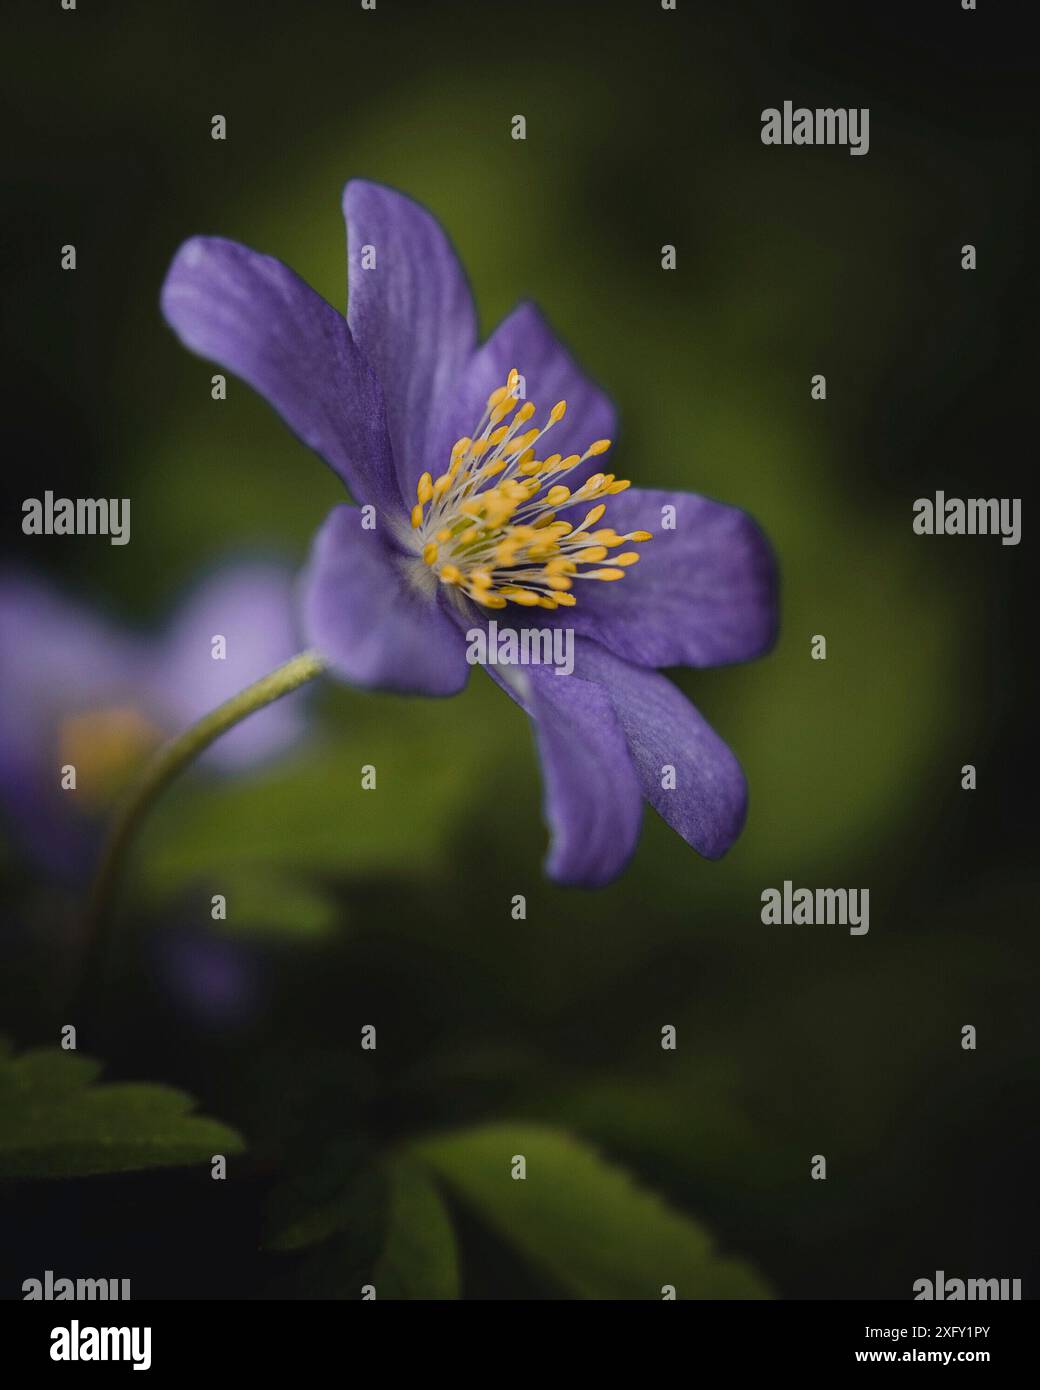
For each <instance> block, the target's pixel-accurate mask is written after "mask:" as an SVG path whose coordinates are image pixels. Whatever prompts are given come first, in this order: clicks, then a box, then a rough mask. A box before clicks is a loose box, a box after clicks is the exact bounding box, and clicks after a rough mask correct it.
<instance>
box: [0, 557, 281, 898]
mask: <svg viewBox="0 0 1040 1390" xmlns="http://www.w3.org/2000/svg"><path fill="white" fill-rule="evenodd" d="M217 636H219V637H223V638H224V639H225V642H226V657H225V659H223V660H215V659H214V657H213V654H212V645H211V644H212V639H213V638H214V637H217ZM299 646H300V643H299V641H298V640H297V636H296V633H295V611H294V603H293V593H292V581H291V577H290V575H289V574H287V573H286V572H285V571H284V570H282V569H281V568H280V567H276V566H272V565H269V564H264V563H259V562H253V563H244V564H239V565H237V566H235V567H231V568H227V569H224V570H222V571H219V572H218V573H216V574H214V575H213V576H212V577H210V578H209V579H207V580H206V581H205V582H203V583H202V584H200V585H199V586H198V587H197V588H196V590H195V591H194V592H193V593H192V594H190V595H189V596H188V597H187V599H186V600H185V601H184V602H183V603H182V604H181V606H180V607H179V608H178V609H177V611H176V612H175V614H174V615H173V618H172V621H171V623H170V624H169V626H168V628H167V630H166V631H165V633H163V635H162V636H160V637H158V638H155V637H145V636H141V635H138V634H133V633H131V632H128V631H126V630H123V629H120V628H118V627H116V626H115V625H114V624H112V623H111V622H109V621H108V620H107V619H105V618H104V617H102V616H101V615H100V614H98V613H96V612H94V611H92V610H91V609H89V608H87V607H86V606H85V605H83V604H80V603H76V602H73V601H72V600H70V599H67V598H65V597H64V596H62V595H60V594H59V593H58V592H57V591H56V590H55V589H53V588H52V587H51V586H50V585H49V584H47V583H45V582H43V581H41V580H39V579H36V578H33V577H31V576H29V575H27V574H17V575H7V576H5V577H3V578H2V579H0V652H2V653H3V665H2V667H0V806H2V808H3V811H4V812H5V817H4V818H5V820H6V821H7V822H8V823H9V825H10V828H11V831H12V834H13V836H14V837H15V838H16V839H17V840H18V841H19V842H20V843H21V844H22V845H23V846H24V848H25V849H26V850H27V852H28V853H29V854H30V855H31V856H32V857H33V858H34V859H35V860H37V861H38V862H39V863H41V864H43V865H44V866H45V867H46V868H47V869H48V870H49V871H50V872H51V873H53V874H54V875H56V876H60V877H67V878H72V879H76V878H79V877H81V876H82V875H83V873H84V872H86V871H87V870H88V869H89V867H90V862H91V859H92V857H93V855H94V854H95V853H96V851H97V846H98V840H99V837H100V833H101V831H102V829H103V826H104V822H105V819H106V817H107V814H108V812H109V811H110V810H111V809H112V801H113V798H114V796H115V795H116V794H117V792H118V790H120V789H121V788H122V786H123V785H125V783H126V781H127V779H128V778H129V777H131V776H132V775H133V774H134V772H135V771H136V770H137V769H138V768H139V767H140V765H141V763H142V761H143V760H144V759H145V758H146V757H147V755H148V754H149V753H150V752H151V751H152V750H153V748H154V747H156V746H157V745H158V743H160V742H161V741H162V740H163V739H165V738H167V737H169V736H170V735H172V734H175V733H179V732H180V731H181V730H182V729H184V728H186V727H187V726H188V725H190V724H192V723H194V722H195V721H196V720H197V719H199V718H200V717H201V716H202V715H204V714H206V713H208V712H209V711H210V710H212V709H213V708H214V707H215V706H216V705H218V704H220V703H221V702H222V701H224V700H226V699H227V698H229V697H230V696H231V695H234V694H236V693H237V692H238V691H239V690H241V689H242V688H243V686H246V685H248V684H249V683H250V682H251V681H254V680H256V679H257V678H258V677H259V676H262V675H266V674H267V673H268V672H269V671H270V670H271V669H272V667H274V666H277V665H278V664H279V663H281V662H283V661H285V660H287V659H288V658H289V657H290V656H292V655H294V653H295V652H296V651H298V650H299ZM301 724H302V710H301V707H300V704H299V699H298V697H296V696H291V697H289V698H288V699H286V700H283V701H280V702H279V703H277V704H275V705H270V706H268V707H267V708H266V709H264V710H261V711H260V712H259V713H257V714H255V715H253V716H252V717H251V718H250V719H248V720H246V721H244V722H243V723H242V724H240V725H238V726H237V727H236V728H235V729H233V730H232V731H231V732H230V733H229V734H227V735H226V736H225V737H223V738H222V739H220V740H218V741H217V743H215V744H214V745H213V747H212V748H211V749H210V750H208V752H207V754H206V755H205V759H204V761H205V762H207V763H208V764H209V766H211V767H215V768H218V769H224V770H232V769H235V768H238V767H242V766H244V765H246V764H249V763H253V762H255V761H258V760H260V759H263V758H266V757H268V756H270V755H272V754H274V753H277V752H278V751H280V750H281V749H283V748H284V747H285V746H286V745H287V744H288V743H289V742H291V741H292V740H293V739H294V738H295V737H296V736H297V735H298V733H299V732H300V729H301ZM68 764H71V765H73V766H74V767H75V768H76V788H75V790H63V789H62V787H61V768H62V767H63V766H66V765H68Z"/></svg>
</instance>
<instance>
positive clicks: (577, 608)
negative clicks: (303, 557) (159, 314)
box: [162, 181, 777, 885]
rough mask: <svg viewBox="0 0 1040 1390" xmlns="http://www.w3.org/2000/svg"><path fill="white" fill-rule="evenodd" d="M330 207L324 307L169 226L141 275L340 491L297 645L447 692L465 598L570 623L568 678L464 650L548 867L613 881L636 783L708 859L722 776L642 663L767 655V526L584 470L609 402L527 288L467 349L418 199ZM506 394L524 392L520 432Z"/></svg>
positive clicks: (199, 346) (284, 272)
mask: <svg viewBox="0 0 1040 1390" xmlns="http://www.w3.org/2000/svg"><path fill="white" fill-rule="evenodd" d="M343 207H344V214H345V217H346V223H347V241H348V259H349V288H348V310H347V316H346V318H344V317H343V316H342V315H341V314H340V313H338V312H337V311H336V310H335V309H333V308H332V307H331V306H330V305H329V304H327V303H325V301H324V300H323V299H321V298H320V297H319V296H318V295H317V294H315V293H314V291H313V290H311V289H310V288H309V287H308V286H307V285H306V284H304V283H303V281H302V280H300V279H299V278H298V277H297V276H296V275H295V274H294V273H293V272H292V271H291V270H289V269H288V268H287V267H286V266H284V265H282V264H281V263H280V262H279V261H276V260H273V259H272V258H271V257H269V256H262V255H259V254H257V253H256V252H254V251H251V250H249V249H248V248H247V247H244V246H240V245H237V244H236V243H234V242H230V241H225V240H222V239H219V238H211V237H200V238H194V239H192V240H190V241H188V242H186V243H185V244H184V245H183V246H182V247H181V248H180V250H179V251H178V253H177V256H176V258H175V259H174V262H173V265H172V266H171V268H170V271H169V274H168V276H167V279H166V283H165V285H164V287H163V294H162V306H163V311H164V313H165V315H166V318H167V319H168V321H169V322H170V323H171V325H172V326H173V327H174V329H175V330H176V331H177V333H178V334H179V336H180V338H181V340H182V341H183V342H184V343H185V344H186V346H187V347H189V348H190V349H191V350H192V351H194V352H197V353H199V354H200V355H201V356H203V357H206V358H210V359H212V360H214V361H216V362H218V363H220V364H221V365H223V366H224V367H226V368H228V369H230V370H231V371H233V372H235V373H236V374H237V375H239V376H240V377H242V378H244V379H245V380H246V381H247V382H248V383H249V384H250V385H251V386H253V387H254V389H255V390H257V391H259V392H260V393H261V394H262V395H263V396H264V397H265V398H266V399H267V400H268V401H269V402H270V404H271V405H273V406H274V408H275V409H276V410H277V411H278V412H279V413H280V414H281V416H282V417H283V419H284V420H285V421H286V423H287V424H288V425H289V427H290V428H291V429H292V430H293V431H294V432H295V433H296V434H297V435H298V436H299V437H300V438H301V439H302V440H304V441H305V443H307V444H308V445H309V446H310V447H311V448H312V449H314V450H315V451H316V452H317V453H318V454H320V455H321V456H322V458H324V459H325V461H326V462H327V463H328V464H330V465H331V467H332V468H333V469H334V470H335V472H336V473H338V474H339V476H340V477H341V478H342V480H343V482H344V483H345V484H346V486H347V487H348V488H349V490H350V492H351V494H352V495H353V497H354V499H355V501H356V502H357V503H359V504H360V506H359V507H352V506H348V505H345V504H344V505H341V506H338V507H336V508H335V509H334V510H333V511H332V512H331V514H330V515H329V517H328V518H327V519H326V521H325V523H324V524H323V526H322V528H321V530H320V532H319V533H318V535H317V537H316V539H315V543H314V548H313V553H312V557H311V562H310V566H309V570H308V574H307V578H306V585H305V590H304V595H303V606H304V618H305V625H306V627H307V629H308V636H309V638H310V640H311V642H312V643H313V644H314V645H315V646H317V647H318V648H319V649H321V650H322V651H323V652H324V653H325V655H326V656H327V658H328V660H329V663H330V666H331V668H332V669H333V671H334V672H336V673H337V674H338V675H340V676H341V677H342V678H343V679H345V680H347V681H350V682H353V683H355V684H357V685H361V686H367V687H374V688H377V689H383V690H391V691H404V692H414V693H420V694H426V695H451V694H454V693H456V692H458V691H459V690H461V689H462V687H463V686H464V684H465V682H466V678H467V674H468V663H467V639H466V633H467V631H469V630H472V629H474V628H475V627H477V626H479V625H480V624H486V623H487V622H488V619H489V616H490V612H489V610H490V611H493V612H494V614H495V618H496V621H498V622H499V623H500V624H510V625H513V626H518V625H520V624H521V623H522V620H523V619H524V618H525V617H527V616H528V614H527V612H525V610H532V614H533V610H537V611H538V618H539V621H540V622H541V623H542V624H543V626H549V627H553V626H555V627H559V626H561V625H564V626H566V627H567V628H569V629H570V630H572V631H573V633H574V634H575V643H574V656H575V667H574V673H573V674H572V675H570V676H569V677H568V678H566V679H559V678H557V677H556V673H555V672H554V670H553V668H552V667H551V666H549V665H542V666H537V665H528V666H523V667H508V668H507V667H490V666H489V668H488V669H489V672H490V674H491V675H492V676H493V677H494V678H495V679H496V680H498V682H499V683H500V684H501V685H502V686H503V687H504V688H505V689H506V690H507V691H508V693H509V694H510V695H511V696H512V697H513V698H514V699H515V700H517V702H518V703H519V704H520V705H521V706H522V707H523V708H524V709H525V710H526V711H527V713H528V714H529V715H530V717H531V719H532V720H533V722H534V727H535V733H536V738H537V743H538V749H539V753H540V755H541V762H542V769H543V776H544V782H545V800H546V816H547V820H548V822H549V825H550V829H551V834H552V846H551V850H550V854H549V860H548V865H547V868H548V871H549V873H550V874H551V875H552V876H553V877H554V878H556V879H558V880H560V881H562V882H566V883H577V884H585V885H596V884H601V883H604V882H606V881H607V880H609V879H610V878H612V877H613V876H614V875H615V874H617V873H618V872H619V871H620V870H621V868H622V867H623V866H624V864H625V863H626V861H627V859H628V857H629V856H630V854H631V853H632V851H633V849H634V847H635V843H636V839H637V837H638V832H639V824H640V819H641V815H642V800H643V798H645V799H646V800H648V801H649V802H650V803H651V805H653V806H654V807H655V808H656V809H657V810H658V811H659V812H660V814H661V815H662V816H663V817H664V819H665V820H666V821H668V823H669V824H670V825H672V826H673V827H674V828H675V829H676V830H677V831H678V832H679V834H680V835H682V836H683V838H684V839H686V840H687V841H688V842H689V843H690V844H691V845H693V847H694V848H695V849H696V850H698V851H699V852H700V853H701V854H703V855H706V856H707V857H709V858H715V857H717V856H719V855H721V854H723V853H724V852H725V851H726V849H727V848H728V847H729V846H730V845H731V844H732V843H733V841H734V839H735V838H736V837H737V835H738V834H739V832H740V829H741V826H742V824H743V821H744V815H745V810H746V800H747V793H746V786H745V782H744V777H743V774H742V772H741V770H740V767H739V764H738V763H737V760H736V758H735V757H734V756H733V754H732V753H731V752H730V750H729V749H728V748H727V747H726V745H725V744H724V743H723V742H722V740H721V739H720V738H719V737H718V735H717V734H716V733H715V732H714V730H713V729H711V728H710V727H709V725H708V724H707V723H706V722H705V720H704V719H703V718H702V717H701V716H700V715H699V714H698V712H697V711H696V710H695V709H694V708H693V706H692V705H691V704H690V703H689V702H688V701H687V700H686V699H685V698H684V697H683V696H682V695H681V694H680V693H679V691H678V690H677V689H676V688H675V686H673V685H672V684H671V682H670V681H669V680H668V679H667V678H666V677H665V676H663V675H661V674H660V673H659V671H658V670H657V669H656V668H659V667H664V666H714V665H719V664H722V663H727V662H735V661H746V660H749V659H751V658H752V657H755V656H759V655H761V654H762V653H763V652H764V651H765V650H767V648H768V647H769V646H770V645H771V643H772V642H773V639H774V636H775V632H776V625H777V598H776V571H775V565H774V562H773V559H772V556H771V553H770V550H769V547H768V545H767V543H766V542H765V540H764V539H763V537H762V535H761V533H760V532H759V530H758V528H757V527H756V526H755V525H754V523H753V522H752V521H751V520H750V519H749V518H748V517H747V516H746V515H745V514H744V513H743V512H741V511H739V510H737V509H735V508H733V507H728V506H724V505H722V504H721V503H718V502H713V501H710V500H708V499H707V498H704V497H698V496H694V495H691V494H688V493H672V492H660V491H648V490H640V489H635V488H633V489H631V490H626V489H628V483H627V482H624V481H622V480H619V479H616V478H615V477H614V475H613V474H612V473H605V472H603V471H602V468H603V460H602V456H603V454H604V453H605V451H606V449H607V448H608V447H609V441H610V439H611V438H612V437H613V435H614V424H615V420H614V410H613V407H612V405H611V403H610V401H609V400H608V399H607V397H606V396H605V395H604V394H603V393H602V391H600V390H599V388H598V387H597V386H595V385H594V384H593V383H592V382H591V381H589V379H588V378H587V377H586V376H584V375H583V373H582V372H581V370H580V369H579V367H578V366H577V364H576V363H575V362H574V360H573V358H572V357H571V356H570V354H569V353H568V352H567V351H566V349H565V348H564V347H563V346H562V345H561V344H560V342H559V341H558V339H557V338H556V337H555V336H554V334H553V333H552V331H551V329H550V328H549V326H548V325H547V323H546V322H545V320H544V319H543V318H542V316H541V315H540V313H539V312H538V310H537V309H536V308H535V307H534V306H533V305H530V304H521V305H520V306H519V307H518V308H517V309H515V310H514V312H513V313H512V314H510V315H509V317H508V318H507V319H505V320H504V321H503V322H502V323H501V324H499V326H498V327H497V328H496V329H495V331H494V332H493V333H492V334H491V336H490V337H489V338H488V339H487V341H486V342H484V343H483V344H481V345H478V343H477V325H476V314H475V310H474V306H473V300H472V297H471V295H470V291H469V287H468V285H467V282H466V279H465V276H464V274H463V271H462V268H461V266H460V265H459V262H458V259H457V258H456V256H455V253H454V251H453V249H452V247H451V245H450V243H449V241H448V239H447V237H446V235H445V233H444V232H443V230H442V229H441V227H440V226H439V224H438V223H437V222H436V220H435V219H434V218H433V217H432V216H431V215H430V214H429V213H428V212H427V211H425V210H424V209H423V208H421V207H419V206H418V205H417V204H416V203H413V202H412V201H411V200H410V199H408V198H405V197H403V196H402V195H401V194H399V193H396V192H394V191H392V190H391V189H387V188H383V187H381V186H379V185H377V184H372V183H366V182H362V181H354V182H351V183H349V184H348V185H347V187H346V190H345V193H344V198H343ZM521 395H522V396H523V397H524V401H523V403H522V404H521V400H520V397H521ZM528 396H530V397H531V398H532V399H537V400H539V401H541V402H544V405H545V409H544V410H543V412H542V415H541V422H542V423H541V428H540V429H539V427H538V426H537V424H536V420H537V418H538V413H537V412H536V411H535V409H534V407H533V406H532V405H531V404H530V402H529V401H528V400H527V399H526V398H527V397H528ZM550 407H551V409H550ZM547 430H548V431H549V433H548V438H547V439H546V442H545V443H544V444H543V443H542V440H543V437H545V435H546V431H547ZM670 508H674V511H670V510H667V509H670ZM651 537H652V539H651ZM637 560H638V561H639V563H638V564H637V563H636V561H637ZM503 673H505V674H503ZM669 769H674V773H672V772H670V771H669ZM673 783H674V785H672V784H673Z"/></svg>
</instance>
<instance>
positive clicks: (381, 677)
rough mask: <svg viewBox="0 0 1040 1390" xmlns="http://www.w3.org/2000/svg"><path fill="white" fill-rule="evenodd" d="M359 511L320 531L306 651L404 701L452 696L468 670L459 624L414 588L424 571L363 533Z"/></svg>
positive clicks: (336, 515)
mask: <svg viewBox="0 0 1040 1390" xmlns="http://www.w3.org/2000/svg"><path fill="white" fill-rule="evenodd" d="M361 519H362V518H361V513H360V512H359V511H358V510H357V509H356V508H354V507H348V506H341V507H335V508H334V509H333V510H332V511H331V512H330V513H329V515H328V516H327V517H326V519H325V521H324V522H323V523H322V526H321V529H320V530H319V531H318V534H317V536H316V537H315V540H314V546H313V549H312V551H311V559H310V564H309V566H308V570H307V573H306V575H305V578H304V587H303V621H304V627H305V630H306V635H307V640H308V643H309V645H311V646H314V647H317V648H318V649H319V651H321V652H323V653H324V655H325V656H326V657H327V658H328V660H329V663H330V665H331V666H332V669H333V670H334V671H335V672H336V673H337V674H338V675H339V676H341V677H342V678H343V679H344V680H346V681H349V682H350V683H352V684H354V685H360V686H365V687H369V688H372V689H377V690H392V691H397V692H399V693H402V694H415V695H455V694H457V693H458V692H459V691H460V690H461V689H462V688H463V686H464V685H465V684H466V678H467V676H468V675H469V666H468V664H467V662H466V644H465V641H464V640H463V637H462V633H461V631H460V630H459V627H458V624H457V623H455V622H453V621H452V620H451V618H449V617H448V616H447V614H445V613H444V612H443V611H442V609H441V608H440V606H439V604H438V599H437V597H436V595H435V594H434V592H432V591H423V590H421V589H419V588H417V587H416V586H415V585H414V584H413V583H411V582H410V580H409V577H408V574H407V572H406V569H405V566H406V565H407V564H412V565H413V566H421V562H420V561H418V559H412V560H408V559H407V558H406V557H405V556H403V555H401V554H400V553H399V552H398V551H396V550H392V549H390V548H389V547H388V546H387V545H386V544H385V543H384V542H383V540H382V538H381V537H380V535H379V533H378V531H374V530H373V531H366V530H364V529H363V528H362V525H361Z"/></svg>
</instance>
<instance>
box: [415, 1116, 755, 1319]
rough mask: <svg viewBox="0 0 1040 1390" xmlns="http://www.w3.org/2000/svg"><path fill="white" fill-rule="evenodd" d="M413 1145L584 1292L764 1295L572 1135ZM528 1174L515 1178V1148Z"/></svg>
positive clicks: (511, 1127)
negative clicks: (667, 1289)
mask: <svg viewBox="0 0 1040 1390" xmlns="http://www.w3.org/2000/svg"><path fill="white" fill-rule="evenodd" d="M414 1151H415V1152H416V1153H417V1154H418V1155H419V1156H420V1157H421V1158H423V1159H424V1160H425V1161H426V1162H427V1163H429V1164H430V1165H431V1166H432V1167H433V1168H434V1170H435V1171H436V1172H437V1173H438V1174H439V1175H440V1176H441V1177H442V1178H443V1179H444V1180H445V1181H446V1182H447V1183H448V1184H449V1185H450V1186H451V1187H452V1188H453V1189H454V1190H455V1191H456V1192H457V1193H458V1195H459V1197H460V1198H461V1199H462V1200H463V1201H464V1202H466V1203H467V1204H468V1205H469V1206H470V1207H472V1208H473V1209H474V1210H475V1211H476V1212H477V1213H478V1214H479V1215H480V1216H481V1217H482V1218H483V1220H484V1221H485V1222H486V1223H487V1225H488V1226H489V1227H491V1228H492V1229H493V1230H494V1231H496V1232H497V1233H498V1234H499V1235H500V1236H502V1237H504V1238H505V1239H506V1240H507V1241H509V1242H510V1244H512V1245H513V1246H514V1247H515V1248H516V1249H517V1250H518V1251H520V1252H521V1253H522V1254H523V1255H525V1256H526V1257H527V1258H528V1260H529V1261H530V1262H531V1263H532V1264H533V1265H535V1266H537V1267H539V1268H541V1270H542V1271H543V1272H544V1273H545V1274H546V1275H548V1276H549V1277H550V1278H552V1279H554V1280H555V1281H556V1282H557V1283H558V1284H559V1285H560V1286H561V1287H562V1288H563V1289H565V1290H566V1291H568V1292H569V1293H571V1294H574V1295H576V1296H578V1297H579V1298H597V1299H611V1298H626V1299H632V1298H648V1299H649V1298H652V1299H659V1298H661V1296H662V1288H663V1286H665V1285H668V1284H671V1285H674V1287H675V1291H676V1297H677V1298H740V1299H752V1298H767V1297H769V1293H768V1290H767V1289H766V1287H765V1285H764V1284H763V1283H762V1281H761V1280H760V1279H759V1278H758V1276H757V1275H756V1274H755V1273H754V1272H753V1271H752V1270H751V1269H750V1268H748V1267H747V1266H746V1265H744V1264H742V1263H740V1262H739V1261H736V1260H730V1259H724V1258H721V1257H720V1256H718V1255H716V1254H715V1253H713V1250H712V1243H711V1240H710V1238H709V1237H708V1236H707V1235H706V1234H705V1232H704V1230H703V1229H702V1228H701V1226H700V1225H699V1224H698V1223H697V1222H695V1221H693V1220H691V1219H690V1218H689V1217H687V1216H684V1215H682V1214H681V1213H679V1212H678V1211H675V1210H674V1209H673V1208H671V1207H669V1206H667V1205H666V1204H665V1203H664V1202H663V1201H662V1200H661V1199H660V1198H659V1197H657V1196H655V1195H654V1194H652V1193H650V1192H647V1191H645V1190H644V1189H642V1188H640V1187H638V1186H637V1185H636V1184H635V1182H634V1181H633V1179H632V1178H631V1176H630V1175H629V1174H628V1173H626V1172H624V1171H623V1170H622V1169H619V1168H616V1167H614V1166H612V1165H611V1164H609V1163H607V1162H606V1161H605V1160H604V1159H602V1158H601V1157H600V1156H599V1155H598V1154H596V1153H595V1152H594V1151H593V1150H592V1149H590V1148H588V1147H586V1146H585V1145H584V1144H582V1143H580V1142H579V1141H578V1140H576V1139H574V1138H573V1137H571V1136H570V1135H568V1134H566V1133H564V1132H562V1131H559V1130H553V1129H548V1128H544V1127H540V1126H537V1125H527V1124H500V1125H489V1126H485V1127H481V1128H478V1129H471V1130H466V1131H463V1132H460V1133H454V1134H448V1135H445V1136H439V1137H437V1138H434V1139H428V1140H424V1141H422V1142H421V1143H419V1144H417V1145H415V1146H414ZM519 1154H522V1155H523V1156H524V1158H525V1160H526V1171H527V1176H526V1179H525V1180H523V1181H519V1180H514V1179H513V1177H512V1176H511V1165H512V1162H513V1158H514V1155H519Z"/></svg>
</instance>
